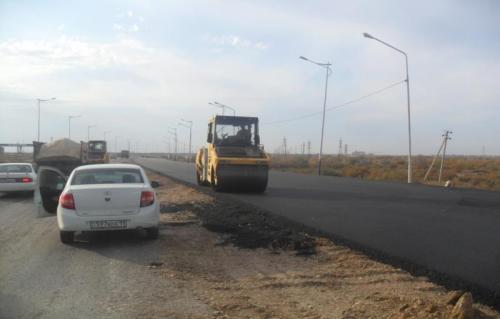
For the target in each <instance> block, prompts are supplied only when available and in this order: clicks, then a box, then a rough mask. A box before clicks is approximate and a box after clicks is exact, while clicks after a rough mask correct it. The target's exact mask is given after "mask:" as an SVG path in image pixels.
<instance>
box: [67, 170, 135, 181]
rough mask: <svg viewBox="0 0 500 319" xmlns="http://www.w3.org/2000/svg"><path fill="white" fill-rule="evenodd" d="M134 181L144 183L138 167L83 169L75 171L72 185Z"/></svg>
mask: <svg viewBox="0 0 500 319" xmlns="http://www.w3.org/2000/svg"><path fill="white" fill-rule="evenodd" d="M134 183H141V184H142V183H144V180H143V178H142V174H141V172H140V171H139V170H138V169H130V168H119V169H118V168H113V169H93V170H82V171H78V172H75V175H74V176H73V179H72V181H71V185H90V184H134Z"/></svg>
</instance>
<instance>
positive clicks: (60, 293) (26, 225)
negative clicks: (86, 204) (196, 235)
mask: <svg viewBox="0 0 500 319" xmlns="http://www.w3.org/2000/svg"><path fill="white" fill-rule="evenodd" d="M92 235H94V234H92ZM89 236H90V238H78V237H77V239H79V240H80V241H83V242H79V243H75V244H72V245H63V244H62V243H60V241H59V233H58V230H57V224H56V220H55V217H54V216H50V217H44V218H37V217H36V214H35V211H34V206H33V198H32V197H31V196H19V195H9V196H5V195H4V194H0V318H2V319H10V318H12V319H19V318H50V319H52V318H150V317H151V316H150V314H151V311H153V313H154V314H156V315H157V316H159V317H162V318H174V317H175V316H174V317H171V316H170V315H169V314H170V313H172V312H174V313H182V314H184V316H185V317H200V316H199V314H200V313H201V314H204V313H206V312H207V309H206V308H207V307H206V305H205V304H203V303H201V302H199V301H197V299H196V297H195V296H194V295H193V294H192V292H191V291H189V290H188V289H185V288H182V287H178V286H176V285H175V284H174V283H172V282H171V281H169V280H159V279H158V276H157V275H156V274H155V273H154V272H152V270H151V269H150V267H149V265H150V263H151V262H156V261H157V260H158V259H159V258H163V257H162V256H163V255H165V253H166V252H168V251H169V248H167V247H169V246H168V245H167V243H169V244H170V245H173V243H175V242H176V239H175V238H172V237H171V235H170V234H169V232H166V233H164V234H163V235H161V236H160V239H158V240H154V241H150V240H147V239H144V238H140V236H137V235H135V234H134V235H132V234H131V233H128V232H123V233H116V232H115V233H109V232H107V233H102V234H95V236H91V235H89ZM138 237H139V238H138ZM175 318H177V317H175Z"/></svg>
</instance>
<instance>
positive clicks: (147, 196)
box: [141, 191, 155, 207]
mask: <svg viewBox="0 0 500 319" xmlns="http://www.w3.org/2000/svg"><path fill="white" fill-rule="evenodd" d="M154 202H155V193H154V192H151V191H143V192H142V193H141V207H147V206H150V205H153V203H154Z"/></svg>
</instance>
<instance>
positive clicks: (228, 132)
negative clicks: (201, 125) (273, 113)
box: [196, 115, 270, 193]
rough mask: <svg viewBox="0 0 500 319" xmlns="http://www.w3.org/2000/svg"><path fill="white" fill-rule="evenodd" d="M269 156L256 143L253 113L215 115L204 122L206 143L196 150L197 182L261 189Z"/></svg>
mask: <svg viewBox="0 0 500 319" xmlns="http://www.w3.org/2000/svg"><path fill="white" fill-rule="evenodd" d="M269 162H270V159H269V156H268V155H267V154H266V152H264V148H263V146H262V145H260V136H259V119H258V118H257V117H244V116H224V115H216V116H214V117H212V118H210V120H209V122H208V134H207V147H203V148H201V149H200V150H199V151H198V153H197V154H196V179H197V181H198V184H199V185H203V186H209V185H210V186H212V188H213V189H214V190H215V191H233V190H244V191H253V192H259V193H261V192H264V191H265V190H266V187H267V180H268V170H269Z"/></svg>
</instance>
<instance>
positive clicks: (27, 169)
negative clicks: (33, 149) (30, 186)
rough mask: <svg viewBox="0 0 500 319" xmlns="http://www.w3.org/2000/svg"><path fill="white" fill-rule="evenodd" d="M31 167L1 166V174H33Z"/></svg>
mask: <svg viewBox="0 0 500 319" xmlns="http://www.w3.org/2000/svg"><path fill="white" fill-rule="evenodd" d="M31 171H32V169H31V166H29V165H0V173H31Z"/></svg>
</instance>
